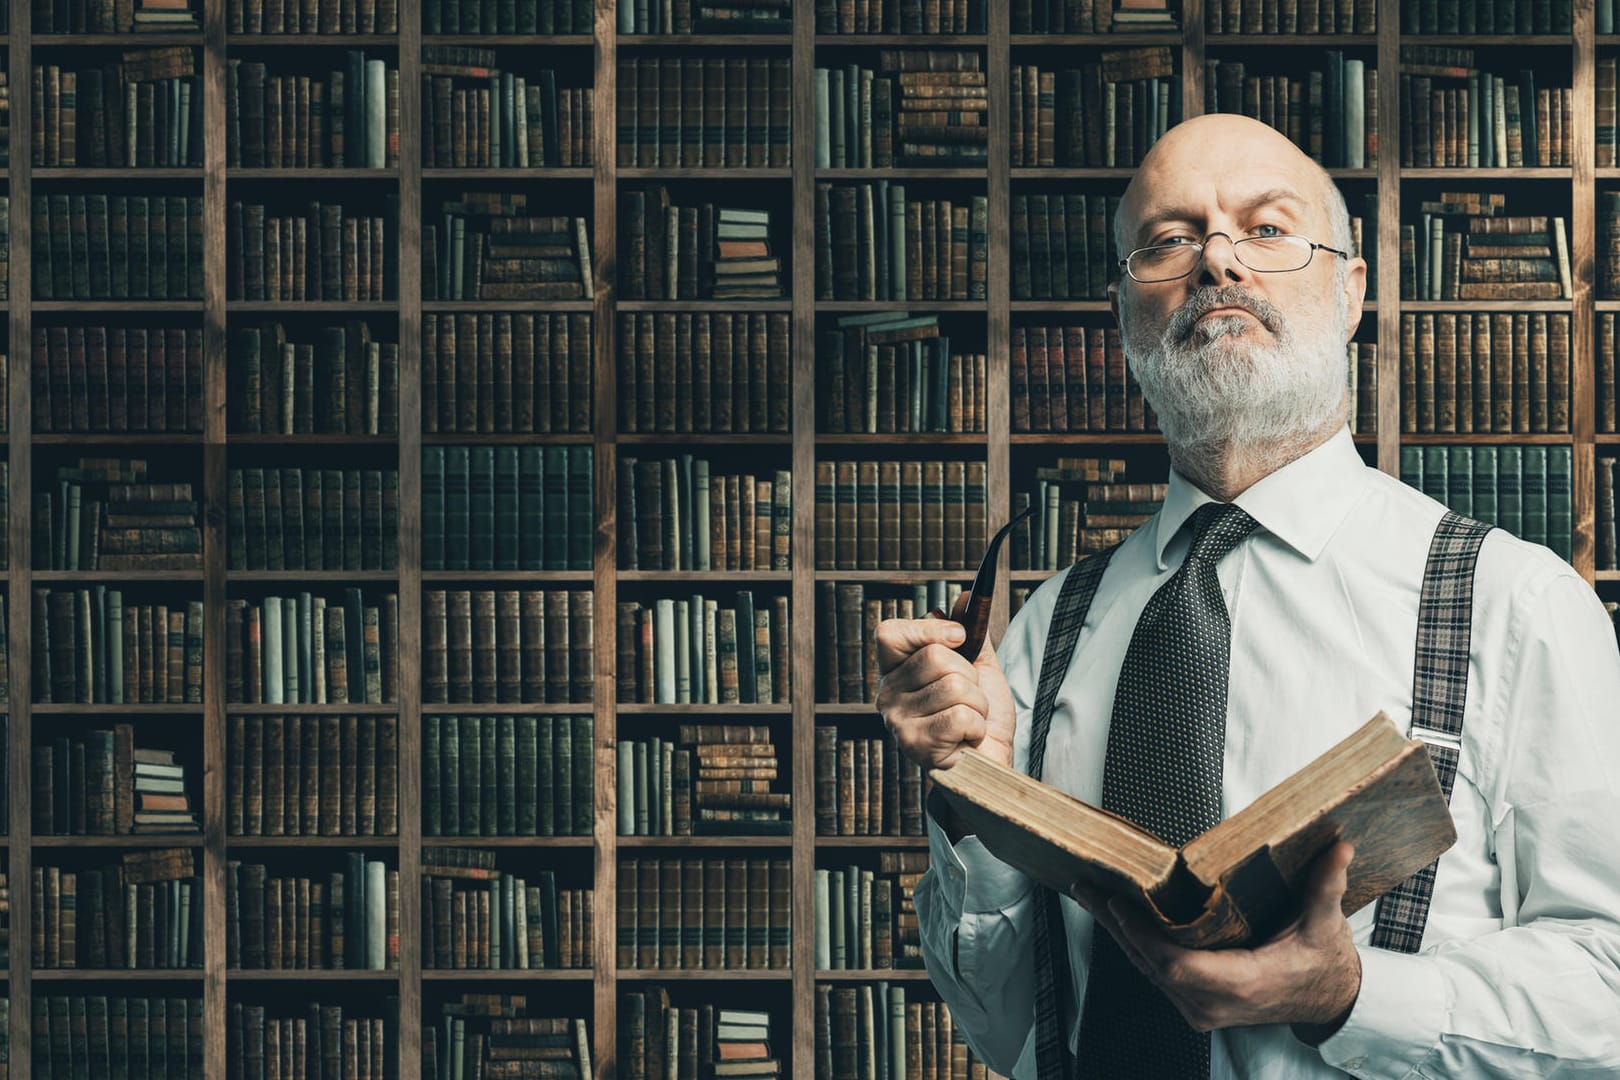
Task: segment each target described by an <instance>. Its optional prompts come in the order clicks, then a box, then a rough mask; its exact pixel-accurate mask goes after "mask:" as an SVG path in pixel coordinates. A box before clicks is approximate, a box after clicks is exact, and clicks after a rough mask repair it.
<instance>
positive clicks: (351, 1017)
mask: <svg viewBox="0 0 1620 1080" xmlns="http://www.w3.org/2000/svg"><path fill="white" fill-rule="evenodd" d="M389 1004H391V1005H393V1006H395V1007H394V1008H393V1009H392V1010H391V1011H389V1012H388V1013H387V1015H385V1016H366V1015H356V1013H357V1010H356V1009H355V1007H354V1006H353V1005H349V1006H347V1007H345V1006H343V1005H332V1004H326V1003H323V1002H319V1001H310V1002H306V1003H301V1004H298V1005H281V1004H277V1005H268V1006H267V1005H259V1004H253V1003H249V1002H242V1001H232V1002H231V1003H230V1007H229V1009H228V1010H227V1015H226V1020H225V1023H226V1038H225V1063H226V1069H227V1071H228V1075H230V1076H232V1077H241V1078H242V1080H266V1077H292V1076H302V1077H304V1078H305V1080H392V1078H393V1077H397V1076H398V1075H399V1068H398V1061H397V1057H398V1051H397V1049H396V1044H397V1042H398V1039H397V1034H398V1033H397V1032H395V1031H393V1030H391V1029H392V1028H393V1027H394V1023H395V1021H394V1017H395V1015H397V1013H398V1008H397V1002H396V1001H394V1000H393V999H390V1001H389ZM295 1011H297V1012H301V1013H302V1015H297V1014H295ZM277 1014H280V1015H277Z"/></svg>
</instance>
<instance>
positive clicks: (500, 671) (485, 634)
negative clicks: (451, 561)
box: [390, 589, 623, 704]
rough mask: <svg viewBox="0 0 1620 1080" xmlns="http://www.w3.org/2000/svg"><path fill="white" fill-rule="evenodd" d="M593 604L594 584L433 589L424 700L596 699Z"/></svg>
mask: <svg viewBox="0 0 1620 1080" xmlns="http://www.w3.org/2000/svg"><path fill="white" fill-rule="evenodd" d="M594 605H595V593H593V592H592V591H591V590H590V589H499V590H497V589H429V590H427V591H426V592H425V593H424V595H423V597H422V613H423V615H422V621H423V633H422V700H423V701H424V702H427V703H429V704H440V703H447V702H448V703H456V704H461V703H465V702H479V703H488V704H493V703H496V702H510V703H523V704H540V703H541V702H546V703H550V704H561V703H567V702H572V703H574V704H586V703H588V702H590V700H591V697H592V693H593V690H594V687H595V680H596V668H595V663H594V661H593V657H594V655H595V646H594V643H593V638H592V629H591V628H592V625H593V624H594V622H595V606H594ZM620 679H621V681H622V679H623V674H622V673H621V675H620ZM621 684H622V682H621ZM390 691H392V687H390Z"/></svg>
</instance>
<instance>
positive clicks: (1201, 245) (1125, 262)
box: [1119, 232, 1350, 285]
mask: <svg viewBox="0 0 1620 1080" xmlns="http://www.w3.org/2000/svg"><path fill="white" fill-rule="evenodd" d="M1216 236H1225V237H1226V241H1227V243H1229V244H1231V245H1232V257H1233V258H1234V259H1236V260H1237V261H1238V262H1240V263H1242V264H1243V266H1244V268H1245V269H1248V270H1253V271H1254V272H1255V273H1256V274H1297V273H1298V272H1299V271H1301V270H1303V269H1305V268H1306V267H1307V266H1309V265H1311V261H1312V260H1313V259H1315V258H1316V253H1317V252H1318V251H1327V252H1331V253H1332V254H1334V255H1337V256H1339V257H1340V258H1341V259H1348V258H1350V253H1349V252H1348V251H1340V250H1339V249H1338V248H1334V247H1328V246H1327V245H1326V244H1318V243H1316V242H1315V241H1314V240H1312V239H1311V238H1310V237H1308V236H1304V235H1301V234H1300V233H1279V234H1277V236H1244V237H1240V238H1238V239H1236V240H1233V239H1232V237H1231V236H1230V235H1228V234H1227V233H1224V232H1212V233H1210V234H1209V235H1208V236H1205V237H1204V239H1203V240H1200V241H1199V242H1198V244H1197V247H1198V254H1199V255H1200V256H1202V255H1203V253H1204V251H1205V250H1207V249H1208V246H1209V244H1208V241H1209V240H1210V238H1211V237H1216ZM1284 236H1286V237H1291V238H1292V237H1297V238H1298V239H1300V240H1303V241H1305V242H1306V243H1307V244H1310V245H1311V249H1310V251H1311V253H1310V255H1309V256H1308V257H1307V258H1306V259H1305V261H1304V262H1303V263H1301V264H1300V265H1299V266H1296V267H1294V268H1293V269H1292V270H1261V269H1258V268H1257V267H1253V266H1250V265H1249V264H1248V263H1246V262H1243V256H1242V255H1240V254H1238V250H1237V249H1238V247H1239V245H1241V244H1243V243H1245V242H1247V241H1249V240H1276V239H1279V238H1280V237H1284ZM1188 246H1190V245H1187V244H1149V245H1147V246H1146V247H1139V248H1133V249H1132V250H1131V251H1130V253H1129V254H1127V255H1126V256H1125V257H1124V258H1123V259H1120V260H1119V267H1120V269H1121V270H1124V271H1125V276H1126V277H1128V278H1130V279H1131V280H1132V281H1134V282H1136V283H1137V284H1138V285H1163V284H1164V283H1165V282H1167V281H1180V280H1181V279H1182V278H1184V277H1186V276H1187V275H1188V274H1191V273H1192V272H1193V271H1194V270H1195V269H1197V267H1198V262H1197V260H1194V262H1193V265H1192V266H1189V267H1188V268H1187V270H1186V271H1185V272H1184V273H1180V274H1177V275H1176V276H1175V277H1168V278H1154V279H1153V280H1152V281H1143V280H1142V279H1141V278H1139V277H1137V276H1136V275H1135V274H1133V273H1131V266H1130V263H1131V259H1132V258H1133V257H1135V256H1136V254H1137V253H1138V252H1143V251H1153V250H1154V249H1156V248H1166V247H1182V248H1184V247H1188Z"/></svg>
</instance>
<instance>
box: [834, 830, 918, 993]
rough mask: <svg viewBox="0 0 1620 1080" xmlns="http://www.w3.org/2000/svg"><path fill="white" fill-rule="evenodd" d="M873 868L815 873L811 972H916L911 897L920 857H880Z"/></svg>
mask: <svg viewBox="0 0 1620 1080" xmlns="http://www.w3.org/2000/svg"><path fill="white" fill-rule="evenodd" d="M878 860H879V861H878V868H877V869H876V870H871V869H866V868H862V867H859V866H855V865H850V866H847V867H843V868H840V869H837V870H833V869H823V868H821V867H817V868H816V884H815V890H816V896H815V901H816V970H817V971H871V970H879V971H881V970H884V969H888V968H920V967H922V962H923V958H922V937H921V935H920V934H919V932H918V927H917V908H916V905H915V904H913V903H912V899H911V897H912V891H913V890H914V889H915V888H916V886H917V881H918V879H919V878H921V877H922V875H923V871H925V870H927V869H928V853H927V852H925V851H882V852H879V853H878Z"/></svg>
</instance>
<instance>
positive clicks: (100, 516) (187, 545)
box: [34, 458, 202, 570]
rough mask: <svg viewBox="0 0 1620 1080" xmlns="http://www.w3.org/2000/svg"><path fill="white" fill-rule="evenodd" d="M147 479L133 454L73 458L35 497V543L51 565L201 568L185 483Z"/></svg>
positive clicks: (198, 536) (73, 567)
mask: <svg viewBox="0 0 1620 1080" xmlns="http://www.w3.org/2000/svg"><path fill="white" fill-rule="evenodd" d="M146 476H147V472H146V462H145V461H144V460H142V459H138V458H136V459H123V458H80V459H79V461H78V464H77V465H74V466H63V467H61V468H58V469H57V470H56V476H55V483H54V485H41V486H42V487H44V490H42V491H40V492H38V493H37V494H36V495H35V496H34V510H35V525H36V532H35V537H34V543H35V546H36V548H37V549H38V550H39V552H41V553H43V552H45V551H49V552H50V563H49V565H50V566H51V568H52V569H57V570H201V569H202V533H201V531H200V530H199V529H198V527H197V500H196V499H194V498H192V491H191V485H190V484H189V483H183V482H182V483H167V484H154V483H149V482H145V481H146ZM52 487H54V488H55V492H54V494H53V492H52V490H51V488H52ZM36 565H41V564H39V563H36Z"/></svg>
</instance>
